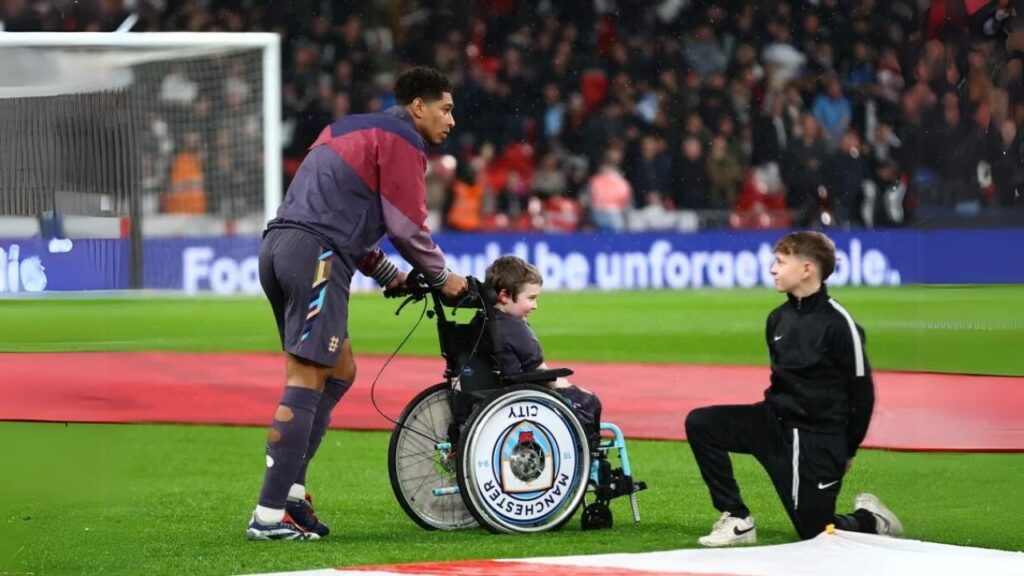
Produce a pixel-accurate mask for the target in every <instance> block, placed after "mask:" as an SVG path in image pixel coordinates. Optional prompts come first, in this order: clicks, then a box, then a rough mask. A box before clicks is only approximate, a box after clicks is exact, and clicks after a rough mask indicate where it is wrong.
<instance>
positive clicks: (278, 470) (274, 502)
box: [260, 386, 321, 510]
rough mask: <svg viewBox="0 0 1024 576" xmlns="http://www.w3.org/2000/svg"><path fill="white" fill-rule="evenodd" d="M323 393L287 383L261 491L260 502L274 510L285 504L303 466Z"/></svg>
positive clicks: (269, 442)
mask: <svg viewBox="0 0 1024 576" xmlns="http://www.w3.org/2000/svg"><path fill="white" fill-rule="evenodd" d="M320 396H321V394H320V392H317V391H316V390H310V389H308V388H299V387H296V386H286V387H285V389H284V394H283V395H282V396H281V404H280V405H279V406H278V407H277V413H276V414H274V423H273V425H272V426H271V428H270V432H269V433H268V435H267V471H266V473H265V475H264V477H263V489H262V490H261V491H260V506H264V507H266V508H270V509H273V510H281V509H283V508H284V504H285V501H286V500H287V499H288V490H289V489H290V488H291V486H292V484H293V483H294V482H295V478H296V475H297V474H298V472H299V467H300V466H302V458H303V455H304V454H305V453H306V446H307V445H308V444H309V431H310V429H311V428H312V427H313V416H314V415H315V414H316V408H317V405H318V404H319V403H320Z"/></svg>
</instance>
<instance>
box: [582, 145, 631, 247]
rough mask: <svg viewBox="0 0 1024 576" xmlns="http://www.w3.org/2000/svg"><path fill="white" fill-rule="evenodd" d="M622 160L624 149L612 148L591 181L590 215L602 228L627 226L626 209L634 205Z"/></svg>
mask: <svg viewBox="0 0 1024 576" xmlns="http://www.w3.org/2000/svg"><path fill="white" fill-rule="evenodd" d="M621 163H622V154H621V152H619V151H618V150H616V149H609V150H608V151H607V152H605V156H604V162H603V163H602V164H601V169H600V170H598V172H597V174H594V175H593V176H592V177H591V178H590V182H589V184H588V189H589V203H590V214H591V218H592V220H593V223H594V227H595V228H596V229H597V230H599V231H601V232H622V231H623V230H625V229H626V212H627V211H628V210H629V209H630V208H631V207H632V205H633V188H632V186H630V185H629V181H628V180H626V178H625V177H624V176H623V175H622V172H621V171H620V168H619V166H620V164H621Z"/></svg>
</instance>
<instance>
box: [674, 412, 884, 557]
mask: <svg viewBox="0 0 1024 576" xmlns="http://www.w3.org/2000/svg"><path fill="white" fill-rule="evenodd" d="M686 437H687V440H688V441H689V443H690V448H691V449H692V450H693V456H694V458H695V459H696V460H697V466H698V467H699V468H700V473H701V476H702V477H703V478H704V483H705V484H707V486H708V489H709V490H710V491H711V501H712V503H713V504H714V506H715V508H717V509H718V511H719V512H729V513H730V514H731V515H732V516H734V517H737V518H746V517H747V516H749V515H750V510H749V509H748V508H747V505H746V504H745V503H744V502H743V498H742V497H741V496H740V488H739V486H738V485H737V484H736V478H735V476H734V475H733V469H732V461H731V460H730V458H729V452H733V453H737V454H751V455H753V456H754V458H756V459H757V461H758V462H759V463H760V464H761V466H763V467H764V469H765V470H766V471H767V472H768V476H769V477H770V478H771V480H772V483H773V484H774V486H775V490H776V492H778V494H779V497H780V498H781V499H782V503H783V505H784V506H785V508H786V512H787V513H788V514H789V519H790V520H791V521H792V522H793V526H794V527H796V531H797V534H799V535H800V538H801V539H805V540H806V539H808V538H813V537H815V536H817V535H818V534H820V533H821V532H822V531H823V530H824V529H825V527H826V526H827V525H829V524H835V527H836V528H838V529H840V530H847V531H851V532H869V533H873V532H874V531H875V518H874V517H873V516H872V514H871V513H870V512H867V511H866V510H857V511H856V512H854V513H853V514H847V515H836V513H835V510H836V497H837V496H839V490H840V488H842V485H843V475H844V473H845V472H846V460H847V442H846V437H845V436H844V435H841V434H820V433H815V432H812V431H808V430H801V429H799V428H794V427H791V426H787V425H786V424H785V423H783V422H782V420H781V419H780V418H779V417H778V416H777V415H776V414H775V412H774V411H773V410H772V408H771V407H770V406H769V405H768V404H767V403H765V402H759V403H757V404H747V405H735V406H709V407H706V408H698V409H696V410H694V411H692V412H690V414H689V415H688V416H687V417H686Z"/></svg>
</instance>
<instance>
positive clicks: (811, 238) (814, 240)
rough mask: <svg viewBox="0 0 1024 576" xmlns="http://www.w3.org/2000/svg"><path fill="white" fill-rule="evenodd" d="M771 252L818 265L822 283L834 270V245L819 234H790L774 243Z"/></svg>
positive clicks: (827, 238) (826, 237)
mask: <svg viewBox="0 0 1024 576" xmlns="http://www.w3.org/2000/svg"><path fill="white" fill-rule="evenodd" d="M772 251H773V252H775V253H777V254H785V255H787V256H800V257H803V258H807V259H808V260H811V261H812V262H814V263H815V264H817V265H818V271H819V272H821V280H822V281H824V280H825V279H826V278H828V277H829V276H831V275H832V272H833V271H834V270H835V269H836V245H835V244H834V243H833V242H832V240H831V239H830V238H829V237H828V236H825V235H824V234H822V233H821V232H790V233H789V234H786V235H785V236H783V237H782V238H780V239H779V241H778V242H776V243H775V248H774V249H773V250H772Z"/></svg>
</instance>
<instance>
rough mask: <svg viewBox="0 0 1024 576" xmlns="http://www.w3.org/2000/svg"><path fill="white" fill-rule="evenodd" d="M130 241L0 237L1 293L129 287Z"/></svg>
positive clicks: (119, 288)
mask: <svg viewBox="0 0 1024 576" xmlns="http://www.w3.org/2000/svg"><path fill="white" fill-rule="evenodd" d="M128 256H129V252H128V241H127V240H60V239H54V240H44V239H42V238H27V239H22V238H19V239H17V240H4V239H0V295H2V294H17V293H36V292H43V291H46V292H51V291H64V290H123V289H126V288H128V286H129V284H128V272H129V269H128V265H129V258H128Z"/></svg>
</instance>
